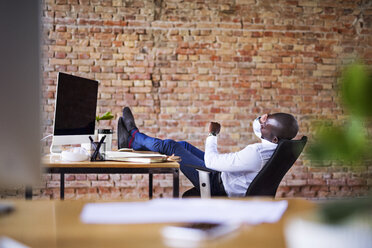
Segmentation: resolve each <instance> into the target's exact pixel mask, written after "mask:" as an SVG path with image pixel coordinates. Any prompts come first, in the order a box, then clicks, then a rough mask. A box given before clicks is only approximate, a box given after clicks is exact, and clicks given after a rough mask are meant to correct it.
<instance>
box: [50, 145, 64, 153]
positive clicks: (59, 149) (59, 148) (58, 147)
mask: <svg viewBox="0 0 372 248" xmlns="http://www.w3.org/2000/svg"><path fill="white" fill-rule="evenodd" d="M61 152H62V145H54V144H53V143H52V145H51V146H50V153H51V154H54V153H61Z"/></svg>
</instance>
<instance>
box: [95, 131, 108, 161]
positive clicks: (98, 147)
mask: <svg viewBox="0 0 372 248" xmlns="http://www.w3.org/2000/svg"><path fill="white" fill-rule="evenodd" d="M105 138H106V135H104V136H103V137H102V138H101V140H100V141H99V143H98V145H97V147H96V150H95V151H94V154H93V157H94V158H96V157H97V155H98V156H99V159H100V160H102V155H101V154H100V153H99V149H101V145H102V143H103V141H104V140H105Z"/></svg>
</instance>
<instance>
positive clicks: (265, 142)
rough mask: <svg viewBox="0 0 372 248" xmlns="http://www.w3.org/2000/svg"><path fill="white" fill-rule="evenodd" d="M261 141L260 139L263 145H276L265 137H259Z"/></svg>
mask: <svg viewBox="0 0 372 248" xmlns="http://www.w3.org/2000/svg"><path fill="white" fill-rule="evenodd" d="M261 141H262V144H265V145H276V146H277V145H278V144H275V143H273V142H270V141H268V140H265V139H261Z"/></svg>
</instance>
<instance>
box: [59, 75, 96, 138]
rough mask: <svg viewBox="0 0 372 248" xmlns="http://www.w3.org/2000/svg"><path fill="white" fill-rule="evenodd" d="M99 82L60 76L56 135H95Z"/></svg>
mask: <svg viewBox="0 0 372 248" xmlns="http://www.w3.org/2000/svg"><path fill="white" fill-rule="evenodd" d="M97 92H98V82H97V81H95V80H91V79H86V78H81V77H77V76H73V75H68V74H65V73H61V72H60V73H59V74H58V87H57V100H56V112H55V119H54V135H55V136H58V135H86V134H94V126H95V125H94V124H95V118H96V107H97Z"/></svg>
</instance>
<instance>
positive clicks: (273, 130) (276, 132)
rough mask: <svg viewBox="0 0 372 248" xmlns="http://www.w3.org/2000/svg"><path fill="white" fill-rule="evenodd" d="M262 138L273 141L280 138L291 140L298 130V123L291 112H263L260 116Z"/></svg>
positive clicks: (277, 140)
mask: <svg viewBox="0 0 372 248" xmlns="http://www.w3.org/2000/svg"><path fill="white" fill-rule="evenodd" d="M260 124H261V134H262V138H263V139H265V140H268V141H270V142H273V143H278V142H279V140H281V139H287V140H291V139H293V138H294V137H295V136H296V135H297V132H298V124H297V121H296V119H295V118H294V117H293V115H291V114H286V113H275V114H264V115H262V116H261V118H260Z"/></svg>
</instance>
